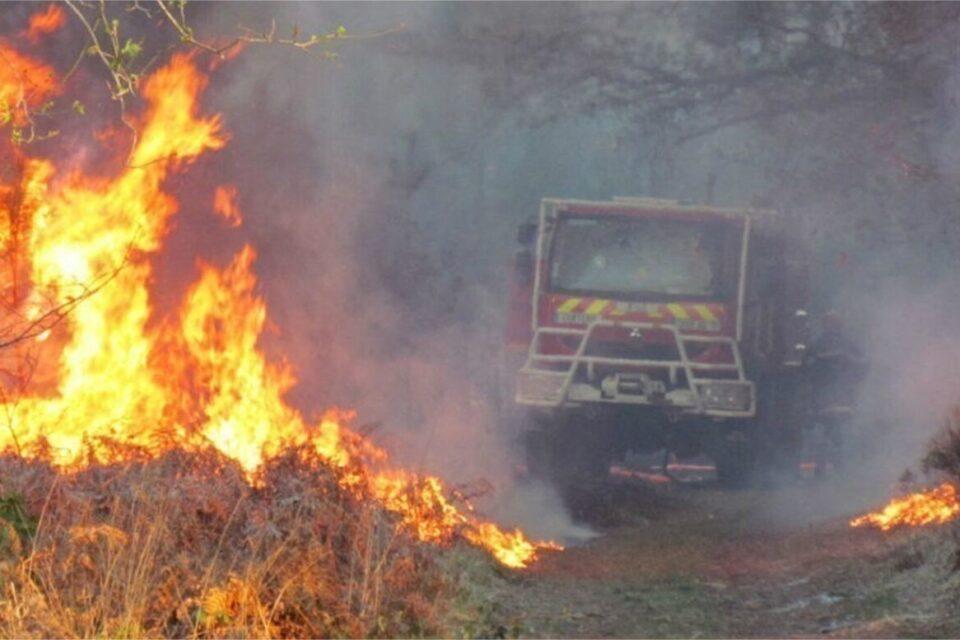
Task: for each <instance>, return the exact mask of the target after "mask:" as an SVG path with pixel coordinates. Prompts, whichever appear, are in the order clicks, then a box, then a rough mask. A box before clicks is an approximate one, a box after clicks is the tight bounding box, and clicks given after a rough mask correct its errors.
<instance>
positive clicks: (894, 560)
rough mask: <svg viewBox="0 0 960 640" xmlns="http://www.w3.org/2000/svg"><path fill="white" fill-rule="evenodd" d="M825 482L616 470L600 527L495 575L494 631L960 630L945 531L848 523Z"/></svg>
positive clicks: (842, 633)
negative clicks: (640, 477)
mask: <svg viewBox="0 0 960 640" xmlns="http://www.w3.org/2000/svg"><path fill="white" fill-rule="evenodd" d="M834 493H835V489H834V488H833V487H831V485H830V483H829V482H828V483H825V484H817V483H806V484H801V485H799V486H793V487H789V488H781V489H773V490H765V491H760V490H755V491H724V490H721V489H719V488H717V487H715V486H712V485H711V484H710V483H697V484H694V485H693V486H678V485H670V484H666V485H665V484H659V485H657V484H650V483H649V482H636V481H621V482H614V483H613V485H612V486H611V487H609V489H608V491H607V492H606V493H605V495H606V496H607V497H606V498H605V503H604V504H602V505H600V504H597V503H596V502H595V501H594V502H593V504H588V505H587V506H586V508H587V509H591V508H592V509H594V510H595V511H596V512H597V513H601V514H606V522H601V523H600V526H599V529H600V534H601V535H600V536H598V537H597V538H595V539H592V540H590V541H588V542H586V543H584V544H581V545H578V546H575V547H571V548H568V549H567V550H566V551H564V552H562V553H557V554H553V555H550V556H548V557H545V558H544V559H543V560H542V561H541V562H539V563H538V564H537V566H535V567H534V568H532V569H531V570H529V571H528V572H525V573H523V574H520V575H516V576H511V577H509V578H507V579H505V580H504V581H503V582H502V583H501V584H500V585H499V586H498V587H496V589H495V595H494V596H493V609H494V615H495V617H496V618H497V619H498V620H500V625H501V628H500V632H501V633H504V634H507V635H522V636H535V637H678V636H679V637H703V636H707V637H711V636H712V637H716V636H733V637H773V636H805V637H810V636H820V635H825V636H834V637H884V636H898V637H905V636H906V637H917V636H923V637H960V616H957V615H956V611H957V609H958V608H960V596H958V594H960V591H958V579H957V575H956V572H952V567H953V565H954V564H955V561H956V560H955V557H954V555H953V554H954V553H955V552H954V549H955V547H954V546H953V543H952V542H951V540H950V538H949V534H948V532H947V531H945V530H943V529H940V530H939V531H923V532H900V533H894V534H892V535H891V534H881V533H879V532H876V531H866V530H859V529H857V530H851V529H850V528H848V526H847V524H846V522H847V515H846V514H840V513H831V512H830V511H829V510H828V509H825V507H824V506H823V505H826V504H830V503H831V502H833V501H832V500H831V498H832V496H833V494H834ZM611 514H613V515H611ZM601 519H602V518H601Z"/></svg>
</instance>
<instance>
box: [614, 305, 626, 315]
mask: <svg viewBox="0 0 960 640" xmlns="http://www.w3.org/2000/svg"><path fill="white" fill-rule="evenodd" d="M626 313H627V307H626V306H625V305H622V304H615V305H613V309H611V310H610V315H612V316H622V315H625V314H626Z"/></svg>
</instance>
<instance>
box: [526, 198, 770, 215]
mask: <svg viewBox="0 0 960 640" xmlns="http://www.w3.org/2000/svg"><path fill="white" fill-rule="evenodd" d="M543 203H544V204H547V205H552V206H553V207H555V208H556V210H557V211H563V212H567V213H577V214H584V215H639V214H660V215H666V216H691V217H695V218H726V219H734V220H742V219H744V218H750V219H754V220H756V219H770V218H774V217H778V216H777V212H776V211H774V210H772V209H755V208H751V207H717V206H713V205H707V204H687V203H681V202H678V201H676V200H661V199H656V198H614V199H613V200H570V199H564V198H544V199H543Z"/></svg>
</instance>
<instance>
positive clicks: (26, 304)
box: [0, 50, 553, 567]
mask: <svg viewBox="0 0 960 640" xmlns="http://www.w3.org/2000/svg"><path fill="white" fill-rule="evenodd" d="M4 53H5V55H8V56H9V59H10V60H12V61H14V62H15V63H16V68H15V70H14V71H11V70H10V69H9V68H8V69H6V70H4V67H3V65H2V64H0V99H5V97H10V98H11V99H13V98H17V99H21V98H24V97H26V96H29V95H36V94H37V93H38V92H40V93H47V94H49V93H54V92H56V91H57V89H58V87H57V84H56V79H55V77H54V76H53V72H52V71H51V70H49V69H48V68H47V67H44V66H42V65H38V64H37V63H35V62H34V61H32V60H30V59H29V58H27V57H25V56H22V55H20V54H15V52H12V50H11V51H6V50H4ZM30 69H40V70H41V71H42V73H41V75H39V76H37V75H36V73H37V72H28V71H29V70H30ZM42 81H48V84H46V85H44V84H42ZM206 82H207V78H206V77H205V75H204V74H203V73H201V72H200V71H199V70H198V68H197V66H196V64H195V63H194V61H193V60H192V59H191V57H189V56H184V55H176V56H174V57H173V58H172V59H171V60H170V61H169V62H168V63H167V64H166V65H165V66H163V67H161V68H160V69H158V70H157V71H155V72H154V73H153V74H152V75H151V76H150V77H149V78H148V79H147V80H146V82H145V83H144V85H143V92H142V93H143V97H144V98H145V100H146V104H147V108H146V109H145V112H144V113H143V115H142V117H141V118H140V119H139V121H138V126H137V130H138V135H137V137H136V143H135V146H134V148H133V149H132V153H130V155H129V157H128V158H127V160H126V162H125V163H124V166H123V168H122V169H121V170H119V171H118V172H117V173H116V174H115V175H112V176H110V177H107V178H103V177H99V178H93V177H88V176H86V175H83V174H82V173H78V172H76V171H74V172H71V173H69V174H67V175H63V172H62V171H60V170H58V167H57V164H56V162H54V161H53V160H51V159H49V158H40V157H27V156H24V155H22V153H20V152H17V154H16V155H17V161H18V162H19V163H20V171H19V172H18V173H17V175H16V180H15V181H13V182H8V183H7V184H0V189H5V190H6V191H2V190H0V195H2V194H3V193H16V194H19V195H18V197H17V198H12V197H11V198H6V199H0V216H2V220H0V222H2V224H0V242H2V246H3V251H4V254H5V255H6V256H8V257H10V256H13V257H14V258H15V259H12V260H7V261H6V262H7V264H8V265H9V266H8V267H6V268H7V269H8V270H9V274H8V275H9V276H10V278H11V279H13V278H16V273H19V272H21V271H25V272H26V276H25V281H26V282H27V283H28V285H27V287H25V293H24V295H21V296H14V297H13V298H11V300H12V304H13V308H12V309H11V310H10V311H9V313H8V315H9V316H10V317H11V318H12V317H17V318H21V319H22V320H23V321H30V320H31V319H33V318H38V317H43V314H44V313H48V312H49V311H50V310H51V309H53V310H56V309H58V308H61V307H63V308H66V307H69V308H70V310H71V312H70V314H69V315H67V316H66V318H65V319H64V321H63V322H62V323H60V324H58V325H56V326H55V327H52V331H53V336H54V338H52V339H50V340H49V341H48V342H45V343H44V345H43V346H44V348H47V349H53V348H56V366H55V367H54V372H53V375H52V376H51V378H52V381H53V382H52V384H50V385H47V386H44V385H32V386H31V385H27V387H26V388H25V389H23V390H20V391H16V392H15V391H13V390H10V389H5V390H4V391H5V394H4V397H5V398H9V399H8V400H7V401H6V402H4V403H3V404H0V409H2V410H3V414H4V416H5V420H6V423H7V424H5V425H4V427H3V428H0V449H3V450H7V451H15V452H17V453H19V454H20V455H24V456H45V457H47V458H49V459H50V460H52V461H53V462H54V463H56V464H57V465H60V466H62V467H64V468H65V469H66V470H69V469H71V468H77V467H82V466H84V465H88V464H91V463H95V462H104V461H109V460H115V459H118V458H120V459H122V458H123V457H125V456H128V455H133V452H137V453H138V454H141V455H157V454H159V453H161V452H164V451H169V450H171V449H173V448H175V447H181V448H187V449H190V448H200V447H205V446H211V445H212V446H214V447H216V448H217V449H218V450H219V451H220V452H222V453H223V454H224V455H226V456H229V457H230V458H232V459H233V460H235V461H236V462H237V463H238V464H239V465H240V466H241V467H242V468H243V469H244V471H245V472H246V473H247V474H248V477H249V478H250V479H251V482H256V473H257V470H258V469H259V468H260V466H261V464H262V463H263V461H264V460H265V459H266V458H267V457H269V456H271V455H274V454H276V453H278V452H280V451H281V450H283V449H284V448H285V447H288V446H298V447H310V448H313V449H314V450H316V451H317V452H318V453H319V454H320V455H321V457H322V458H323V459H324V460H326V461H327V463H328V464H329V465H330V466H331V467H333V468H335V469H336V470H337V471H338V474H339V477H340V479H341V482H342V484H343V485H344V486H346V487H349V488H350V489H351V490H353V491H356V492H358V494H360V495H364V496H368V497H371V498H374V499H376V500H379V501H380V502H381V503H382V504H383V506H384V507H385V508H386V509H388V510H390V511H392V512H394V513H396V514H397V515H398V521H399V526H401V527H403V528H405V529H406V530H408V531H410V532H411V533H412V534H413V535H415V536H416V537H418V538H419V539H421V540H424V541H429V542H438V543H443V542H447V541H450V540H452V539H453V538H454V537H457V536H460V537H462V538H465V539H466V540H468V541H470V542H472V543H473V544H476V545H478V546H480V547H483V548H485V549H487V550H488V551H490V552H491V553H492V554H493V555H494V556H495V557H496V558H497V559H498V560H499V561H500V562H502V563H503V564H505V565H507V566H511V567H523V566H526V565H527V564H528V563H529V562H531V561H532V560H533V559H534V558H535V557H536V554H537V551H538V550H539V549H541V548H546V547H552V546H553V545H550V544H549V543H534V542H531V541H529V540H528V539H527V538H526V537H525V536H524V534H523V533H522V532H521V531H519V530H517V531H513V532H508V531H503V530H501V529H500V528H498V527H497V526H496V525H494V524H492V523H489V522H485V521H483V520H481V519H480V518H478V517H477V516H476V515H475V514H474V513H473V511H472V510H471V509H470V508H469V505H464V506H462V507H459V508H458V506H457V505H455V504H454V503H453V502H451V501H450V499H449V498H448V492H447V491H446V490H445V489H444V487H443V485H442V483H441V481H440V480H439V479H438V478H435V477H430V476H421V475H417V474H413V473H410V472H407V471H404V470H403V469H398V468H395V467H391V465H390V463H389V460H388V456H387V454H386V452H384V451H383V450H381V449H379V448H378V447H376V446H375V445H374V444H373V443H372V442H371V441H370V440H369V439H367V438H365V437H362V436H360V435H358V434H357V433H355V432H354V431H352V430H351V429H350V428H349V424H350V421H351V419H352V417H353V415H352V412H349V411H343V410H330V411H328V412H326V413H325V414H324V415H323V416H322V418H321V419H320V420H319V421H318V422H317V423H315V424H311V423H308V422H307V421H306V420H305V419H304V417H303V416H302V415H301V414H300V413H299V412H297V411H296V410H294V409H293V408H292V407H290V406H289V405H288V404H287V403H286V402H285V401H284V394H285V393H286V392H287V391H288V390H289V389H290V388H291V387H292V386H293V385H294V384H295V382H296V379H295V376H294V374H293V372H292V370H291V368H290V367H289V366H287V365H286V364H285V363H283V362H281V363H272V362H269V361H268V360H267V359H266V358H265V357H264V355H263V353H262V351H261V350H260V349H259V348H258V344H257V343H258V339H259V336H260V334H261V332H262V330H263V327H264V324H265V322H266V318H267V309H266V305H265V303H264V301H263V299H262V298H260V297H259V296H258V295H257V293H256V286H257V280H256V277H255V275H254V273H253V271H252V266H253V263H254V260H255V258H256V252H255V250H254V249H253V248H252V247H249V246H246V247H244V248H243V249H242V250H241V251H240V252H239V253H238V254H237V255H236V256H235V258H234V259H233V261H232V262H231V263H230V264H229V265H227V266H226V267H225V268H218V267H216V266H213V265H210V264H206V263H200V265H199V270H200V275H199V278H198V279H197V281H196V282H195V283H194V284H193V285H192V286H191V287H190V288H189V290H188V291H187V293H186V295H185V297H184V300H183V302H182V305H181V306H180V309H179V311H178V312H177V313H174V314H168V315H166V316H165V315H163V314H159V313H158V312H157V310H156V309H154V308H153V306H152V302H151V300H152V298H151V291H150V284H151V282H152V273H153V271H152V260H153V258H154V257H155V256H156V255H157V254H158V253H159V252H160V251H162V249H163V243H164V239H165V236H166V234H167V233H168V231H169V229H170V227H171V218H172V217H173V216H174V215H175V214H176V212H177V207H178V205H177V201H176V200H175V199H174V198H173V197H172V196H171V195H170V194H168V193H166V192H164V191H163V185H164V181H165V179H166V178H167V177H168V176H169V175H171V173H173V172H176V171H179V170H182V169H183V168H184V167H186V166H187V165H188V164H189V163H190V162H192V161H193V160H195V159H196V158H197V157H199V156H200V155H202V154H204V153H205V152H208V151H213V150H216V149H219V148H221V147H223V146H224V145H225V144H226V141H227V136H226V134H225V132H224V131H223V128H222V123H221V119H220V117H219V116H217V115H212V116H204V115H201V114H200V113H199V104H198V98H199V96H200V94H201V93H202V91H203V89H204V87H205V85H206ZM0 151H2V152H3V153H4V155H7V156H9V157H10V158H11V159H13V158H14V155H15V152H14V151H13V150H12V147H10V145H9V144H8V145H7V146H6V147H0ZM3 180H4V178H3V177H2V176H0V183H2V181H3ZM216 193H218V194H219V195H216V196H215V199H216V198H219V199H220V202H219V203H218V204H217V208H218V209H221V211H220V213H221V214H222V215H224V216H225V217H226V218H227V219H228V221H229V222H230V224H231V225H235V224H240V222H241V218H240V216H239V210H238V209H236V208H235V194H234V190H233V189H232V188H230V187H221V188H220V189H219V190H218V191H217V192H216ZM228 196H229V197H228ZM208 197H209V196H208ZM228 205H229V206H228ZM226 209H228V210H229V215H228V214H227V213H224V211H223V210H226ZM76 300H82V302H80V303H79V304H74V302H75V301H76ZM50 334H51V331H43V332H42V333H41V334H38V335H36V336H35V337H33V338H32V339H33V340H36V341H38V342H39V341H40V340H46V339H47V338H48V337H50ZM5 386H6V387H8V388H10V387H12V385H10V384H6V385H5Z"/></svg>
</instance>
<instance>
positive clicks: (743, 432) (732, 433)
mask: <svg viewBox="0 0 960 640" xmlns="http://www.w3.org/2000/svg"><path fill="white" fill-rule="evenodd" d="M754 435H755V434H754V433H753V430H752V429H750V428H736V429H730V430H727V431H725V432H723V433H720V434H719V437H718V438H717V441H716V443H715V445H714V447H712V449H713V451H712V452H711V457H712V458H713V462H714V465H715V466H716V469H717V481H718V482H719V483H720V486H722V487H725V488H730V489H742V488H746V487H749V486H750V485H752V484H753V482H754V481H755V480H756V478H757V467H758V457H759V456H758V446H757V442H756V438H755V437H754Z"/></svg>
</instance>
